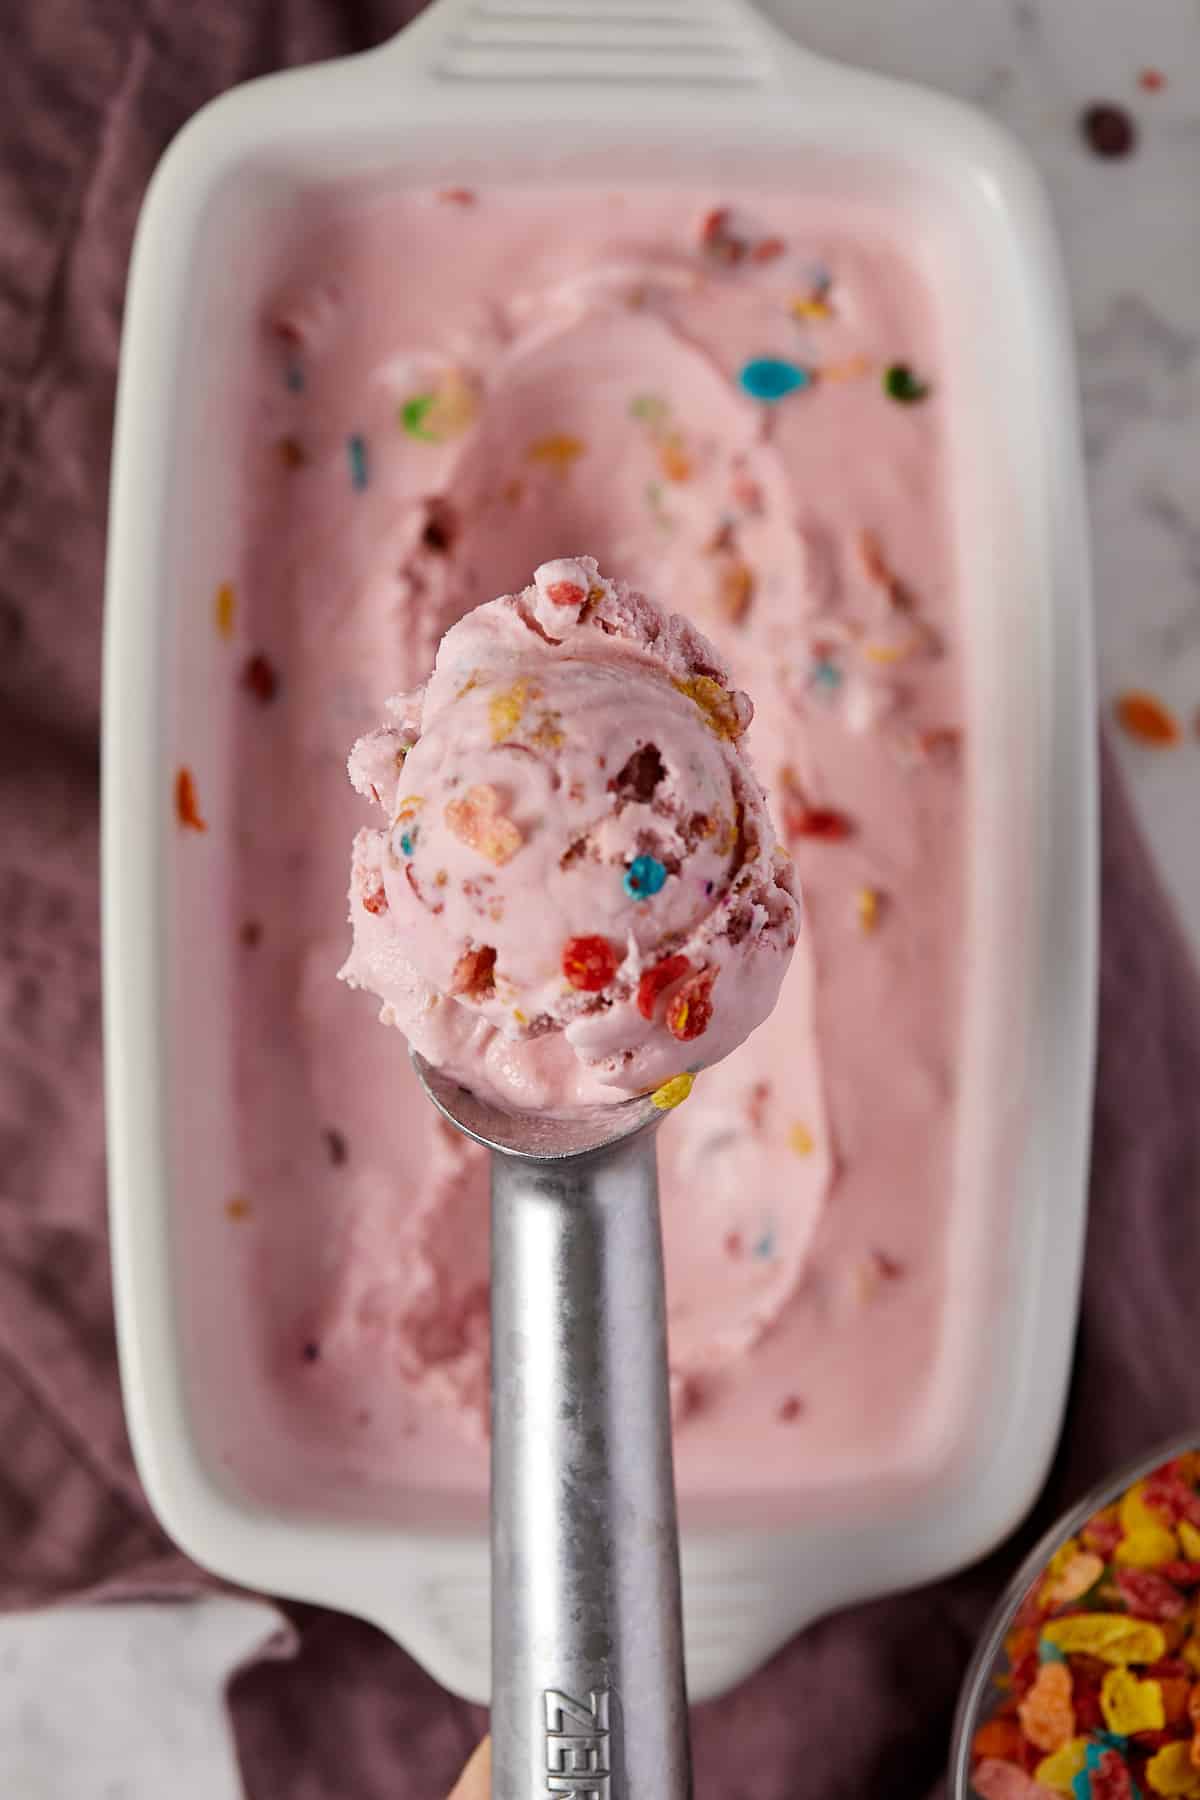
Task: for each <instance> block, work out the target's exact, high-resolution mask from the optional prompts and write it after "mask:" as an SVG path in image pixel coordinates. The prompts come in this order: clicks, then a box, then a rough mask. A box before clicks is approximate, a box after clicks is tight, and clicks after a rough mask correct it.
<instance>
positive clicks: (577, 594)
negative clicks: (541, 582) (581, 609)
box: [546, 581, 587, 606]
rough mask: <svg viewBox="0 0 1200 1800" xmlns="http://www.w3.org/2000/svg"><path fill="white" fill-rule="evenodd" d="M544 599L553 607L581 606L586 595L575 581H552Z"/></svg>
mask: <svg viewBox="0 0 1200 1800" xmlns="http://www.w3.org/2000/svg"><path fill="white" fill-rule="evenodd" d="M546 598H547V600H549V601H550V603H551V605H553V606H582V605H583V603H584V601H585V600H586V599H587V594H586V593H585V592H584V590H583V589H582V588H581V587H580V585H579V583H578V582H577V581H552V582H551V583H550V586H549V587H548V588H547V589H546Z"/></svg>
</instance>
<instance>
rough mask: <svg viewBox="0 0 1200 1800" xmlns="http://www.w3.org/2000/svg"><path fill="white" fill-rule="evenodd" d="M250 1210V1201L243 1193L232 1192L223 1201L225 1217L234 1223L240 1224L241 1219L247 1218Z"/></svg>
mask: <svg viewBox="0 0 1200 1800" xmlns="http://www.w3.org/2000/svg"><path fill="white" fill-rule="evenodd" d="M251 1211H252V1208H251V1205H250V1202H249V1201H248V1200H247V1199H246V1196H245V1195H244V1194H234V1195H233V1196H232V1197H231V1198H230V1199H228V1200H227V1201H226V1202H225V1217H226V1218H227V1219H231V1220H232V1221H233V1223H234V1224H235V1225H240V1224H241V1222H242V1220H243V1219H248V1218H249V1217H250V1213H251Z"/></svg>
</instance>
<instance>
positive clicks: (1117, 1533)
mask: <svg viewBox="0 0 1200 1800" xmlns="http://www.w3.org/2000/svg"><path fill="white" fill-rule="evenodd" d="M1124 1535H1125V1532H1124V1528H1123V1527H1122V1525H1121V1521H1120V1518H1119V1517H1118V1515H1117V1508H1116V1507H1115V1506H1106V1507H1105V1508H1104V1511H1103V1512H1098V1513H1097V1514H1096V1516H1095V1518H1094V1519H1089V1520H1088V1522H1087V1524H1086V1525H1085V1526H1084V1528H1083V1530H1082V1531H1081V1532H1080V1534H1079V1536H1080V1539H1081V1540H1082V1542H1083V1543H1084V1544H1085V1545H1086V1546H1087V1548H1088V1549H1089V1550H1094V1551H1095V1552H1096V1555H1097V1556H1102V1557H1104V1559H1105V1560H1106V1561H1107V1560H1108V1558H1109V1557H1110V1556H1111V1555H1112V1553H1113V1551H1114V1550H1115V1549H1116V1547H1117V1545H1118V1544H1119V1543H1120V1541H1121V1539H1122V1538H1123V1537H1124Z"/></svg>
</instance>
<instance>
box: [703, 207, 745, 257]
mask: <svg viewBox="0 0 1200 1800" xmlns="http://www.w3.org/2000/svg"><path fill="white" fill-rule="evenodd" d="M700 245H701V248H702V249H703V250H705V251H707V253H708V255H709V256H712V257H715V258H716V260H717V261H718V262H724V263H738V262H741V260H742V258H743V257H744V256H745V254H746V246H745V244H743V242H742V240H741V239H740V238H737V237H734V236H733V234H732V232H731V231H730V229H729V208H728V207H727V206H715V207H713V209H712V211H711V212H708V213H705V215H704V218H703V219H702V220H701V222H700Z"/></svg>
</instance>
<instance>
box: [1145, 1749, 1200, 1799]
mask: <svg viewBox="0 0 1200 1800" xmlns="http://www.w3.org/2000/svg"><path fill="white" fill-rule="evenodd" d="M1191 1749H1192V1747H1191V1744H1190V1743H1186V1742H1185V1743H1182V1744H1164V1745H1163V1747H1162V1749H1161V1750H1156V1751H1155V1753H1154V1755H1153V1756H1152V1757H1151V1758H1150V1761H1149V1762H1148V1763H1147V1764H1146V1780H1147V1781H1148V1782H1149V1783H1150V1791H1151V1793H1153V1794H1177V1795H1183V1796H1186V1800H1193V1796H1197V1795H1200V1769H1198V1768H1196V1766H1195V1764H1194V1763H1193V1762H1192V1756H1191Z"/></svg>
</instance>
